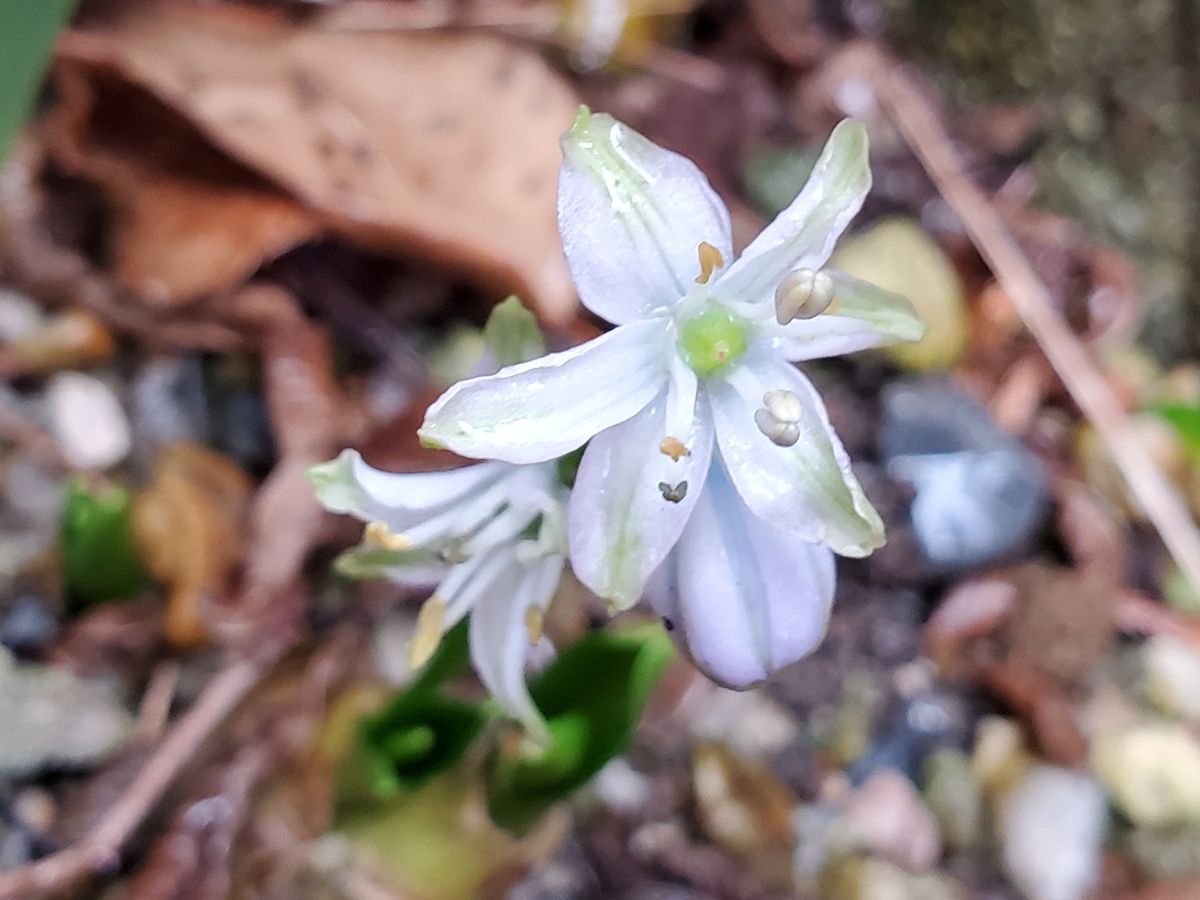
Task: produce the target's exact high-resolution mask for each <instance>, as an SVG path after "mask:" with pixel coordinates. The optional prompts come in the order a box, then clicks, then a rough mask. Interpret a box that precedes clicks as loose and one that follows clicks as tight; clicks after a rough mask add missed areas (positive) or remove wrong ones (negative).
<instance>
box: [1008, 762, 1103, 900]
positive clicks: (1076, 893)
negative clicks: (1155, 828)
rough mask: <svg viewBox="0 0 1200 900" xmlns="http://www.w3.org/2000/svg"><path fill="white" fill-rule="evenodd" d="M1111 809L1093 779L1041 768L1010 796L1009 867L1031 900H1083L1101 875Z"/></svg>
mask: <svg viewBox="0 0 1200 900" xmlns="http://www.w3.org/2000/svg"><path fill="white" fill-rule="evenodd" d="M1107 818H1108V810H1107V806H1106V804H1105V799H1104V791H1103V790H1102V789H1101V787H1100V785H1099V784H1097V783H1096V782H1095V781H1094V780H1092V779H1091V778H1089V777H1088V776H1086V775H1084V774H1082V773H1080V772H1074V771H1072V770H1070V769H1063V768H1059V767H1058V766H1047V765H1038V766H1034V767H1033V768H1031V769H1030V770H1029V774H1028V775H1026V776H1025V778H1024V779H1023V780H1022V781H1021V783H1020V784H1019V785H1017V787H1016V788H1014V789H1013V792H1012V793H1011V794H1010V795H1009V796H1008V797H1007V798H1006V802H1005V804H1004V813H1003V816H1002V822H1001V831H1002V840H1003V844H1004V848H1003V862H1004V869H1005V871H1006V872H1007V873H1008V877H1009V878H1011V879H1012V881H1013V883H1014V884H1015V885H1016V886H1017V888H1018V889H1020V891H1021V892H1022V893H1023V894H1024V896H1026V897H1028V898H1029V900H1081V898H1082V897H1084V896H1086V895H1087V892H1088V890H1089V889H1090V888H1091V886H1092V885H1093V884H1094V883H1095V882H1096V879H1097V878H1098V877H1099V874H1100V851H1101V848H1102V846H1103V844H1104V834H1105V830H1106V826H1107Z"/></svg>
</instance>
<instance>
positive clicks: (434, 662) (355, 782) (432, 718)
mask: <svg viewBox="0 0 1200 900" xmlns="http://www.w3.org/2000/svg"><path fill="white" fill-rule="evenodd" d="M469 665H470V651H469V648H468V638H467V623H466V621H465V620H464V621H462V622H459V623H458V624H457V625H456V626H454V628H452V629H450V631H448V632H447V633H446V635H445V636H444V637H443V638H442V642H441V643H440V644H439V645H438V648H437V650H436V651H435V652H434V654H433V656H432V657H431V658H430V660H429V662H427V663H426V664H425V666H424V668H422V669H421V672H420V674H419V675H418V676H417V678H416V680H414V681H413V682H412V684H410V685H409V686H408V687H407V688H405V689H404V690H403V691H401V692H400V693H398V694H397V695H396V696H395V697H394V698H392V700H391V702H390V703H388V705H387V706H385V707H384V708H383V709H381V710H379V711H378V712H376V713H373V714H372V715H369V716H365V717H364V718H363V720H362V721H361V722H360V723H359V725H358V729H357V732H356V734H355V738H354V741H353V743H352V745H351V749H350V751H349V753H348V754H347V756H346V757H345V758H344V759H343V760H342V762H341V764H340V765H339V767H338V804H339V807H354V806H360V805H362V804H363V803H364V802H366V803H371V802H378V801H381V800H386V799H388V798H390V797H392V796H394V795H395V794H396V793H398V792H399V791H401V790H412V789H414V788H417V787H419V786H420V785H422V784H423V783H424V782H425V781H427V780H428V779H429V778H431V777H433V776H434V775H436V774H438V773H439V772H444V771H446V770H447V769H449V768H451V767H452V766H454V765H455V764H457V763H458V761H459V759H460V758H462V755H463V753H465V752H466V749H467V747H469V746H470V744H471V742H472V741H473V740H474V739H475V738H476V736H477V735H478V734H479V732H480V730H481V729H482V728H483V725H484V723H485V722H486V721H487V718H488V715H487V713H486V712H485V711H484V707H483V706H482V705H480V704H474V703H464V702H461V701H458V700H451V699H448V698H446V697H443V696H442V695H440V694H438V693H437V689H438V688H440V687H441V685H442V684H443V683H444V682H445V681H447V680H448V679H450V678H453V677H455V676H457V675H459V674H461V673H463V672H465V671H466V670H467V668H468V667H469Z"/></svg>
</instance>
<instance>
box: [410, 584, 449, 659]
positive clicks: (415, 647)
mask: <svg viewBox="0 0 1200 900" xmlns="http://www.w3.org/2000/svg"><path fill="white" fill-rule="evenodd" d="M445 622H446V600H445V598H444V597H441V596H439V595H437V594H434V595H433V596H432V597H430V598H429V599H428V600H426V601H425V602H424V603H423V604H422V605H421V611H420V612H419V613H417V629H416V632H415V633H414V634H413V636H412V640H411V641H409V643H408V667H409V668H410V669H412V670H413V671H414V672H415V671H416V670H417V669H419V668H421V666H423V665H425V663H427V662H429V659H430V657H432V656H433V654H434V651H435V650H437V648H438V644H440V643H441V642H442V631H443V625H444V624H445Z"/></svg>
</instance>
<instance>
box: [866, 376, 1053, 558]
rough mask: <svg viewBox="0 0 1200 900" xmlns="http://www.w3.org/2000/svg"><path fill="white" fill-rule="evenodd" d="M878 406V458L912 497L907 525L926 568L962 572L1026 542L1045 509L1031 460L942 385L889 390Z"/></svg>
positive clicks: (1040, 473) (1036, 465) (1038, 470)
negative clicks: (912, 491) (907, 486)
mask: <svg viewBox="0 0 1200 900" xmlns="http://www.w3.org/2000/svg"><path fill="white" fill-rule="evenodd" d="M883 405H884V421H883V426H882V429H881V432H880V445H881V451H882V455H883V457H884V461H885V463H886V466H887V471H888V474H889V475H891V476H892V477H893V478H895V479H898V480H900V481H905V482H908V483H909V484H911V485H912V486H913V487H914V488H915V490H916V497H915V498H914V500H913V503H912V510H911V518H912V526H913V530H914V532H915V533H916V536H917V542H918V544H919V545H920V548H921V550H922V552H923V555H924V556H925V558H926V559H927V560H928V561H929V563H931V564H932V565H933V566H934V567H936V568H938V569H942V570H950V571H953V570H961V569H966V568H970V567H975V566H980V565H983V564H985V563H988V562H992V561H995V560H999V559H1003V558H1005V557H1009V556H1011V555H1013V554H1014V553H1016V552H1017V551H1019V550H1020V549H1021V548H1022V547H1023V546H1025V545H1026V544H1027V543H1028V541H1029V540H1030V538H1031V537H1032V535H1033V532H1034V531H1035V529H1036V528H1037V527H1038V525H1039V524H1040V523H1041V520H1042V516H1043V513H1044V511H1045V506H1046V494H1045V481H1046V477H1045V472H1044V470H1043V467H1042V464H1041V462H1040V461H1039V460H1038V458H1037V457H1036V456H1034V455H1033V454H1032V453H1031V452H1029V450H1027V449H1026V448H1025V447H1024V446H1023V445H1022V444H1021V443H1020V442H1019V441H1016V440H1014V439H1013V438H1012V437H1010V436H1009V435H1007V434H1005V433H1004V432H1003V431H1001V430H1000V428H999V427H998V426H997V425H996V424H995V423H994V422H993V421H992V419H991V418H990V417H989V416H988V414H987V412H986V411H985V410H984V409H983V408H982V407H980V406H979V405H978V404H976V403H975V402H974V401H973V400H971V399H970V398H969V397H967V396H966V395H965V394H963V393H962V392H961V391H959V390H958V389H957V388H955V387H953V386H952V385H950V384H948V383H946V382H944V381H942V380H938V379H933V380H923V381H913V382H904V383H897V384H893V385H890V386H889V387H888V388H887V389H885V391H884V395H883Z"/></svg>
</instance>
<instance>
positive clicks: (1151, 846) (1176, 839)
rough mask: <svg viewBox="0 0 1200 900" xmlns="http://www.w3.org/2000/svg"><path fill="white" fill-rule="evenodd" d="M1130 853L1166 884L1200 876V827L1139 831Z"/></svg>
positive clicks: (1131, 841)
mask: <svg viewBox="0 0 1200 900" xmlns="http://www.w3.org/2000/svg"><path fill="white" fill-rule="evenodd" d="M1128 842H1129V852H1130V855H1131V856H1133V858H1134V860H1136V861H1137V864H1138V867H1139V868H1140V869H1141V870H1142V871H1143V872H1145V873H1146V874H1147V875H1149V876H1150V877H1151V878H1156V879H1161V880H1164V881H1174V880H1176V879H1183V878H1193V877H1195V876H1197V875H1200V826H1195V825H1193V826H1191V827H1189V828H1135V829H1134V830H1133V831H1132V832H1131V833H1130V834H1129V838H1128Z"/></svg>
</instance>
